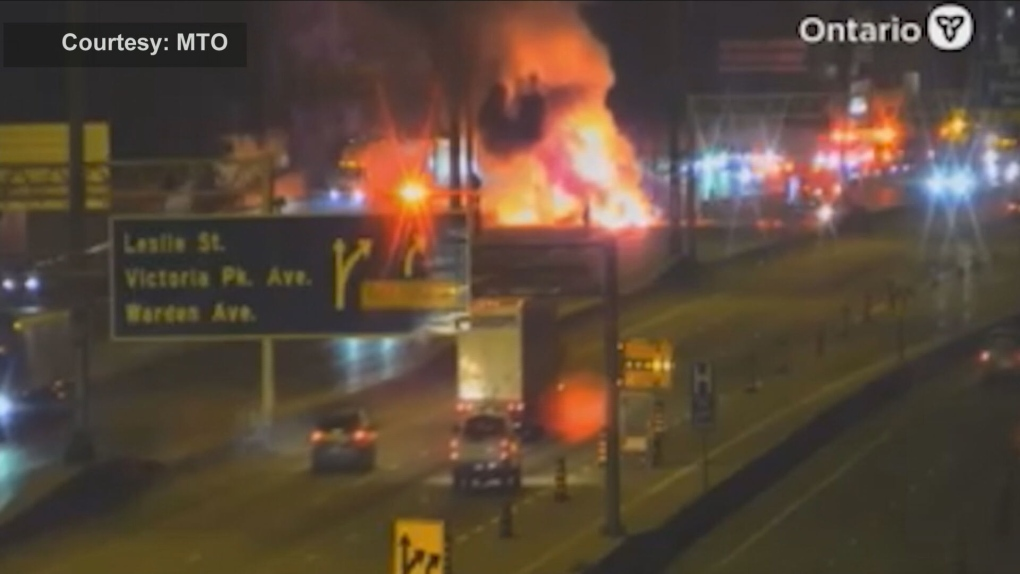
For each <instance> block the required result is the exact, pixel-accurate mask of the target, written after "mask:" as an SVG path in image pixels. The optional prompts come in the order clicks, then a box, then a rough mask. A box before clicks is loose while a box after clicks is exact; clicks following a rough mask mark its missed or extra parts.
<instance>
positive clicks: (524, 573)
mask: <svg viewBox="0 0 1020 574" xmlns="http://www.w3.org/2000/svg"><path fill="white" fill-rule="evenodd" d="M893 364H895V363H894V360H892V359H886V360H883V361H880V362H878V363H876V364H873V365H869V366H867V367H864V368H862V369H859V370H858V371H857V372H855V373H850V374H849V375H847V376H845V377H844V378H842V379H838V380H836V381H835V382H834V383H831V384H829V385H827V386H825V387H821V388H819V389H818V390H816V391H815V392H813V393H811V394H810V395H808V396H806V397H804V398H803V399H801V400H800V401H797V402H796V403H793V404H791V405H789V406H787V407H786V408H785V409H781V410H779V411H776V412H774V413H773V414H772V415H771V416H768V417H766V418H764V419H762V420H760V421H758V423H757V424H754V425H752V426H751V427H748V428H747V429H745V430H744V432H742V433H740V434H738V435H737V436H735V437H733V438H731V439H730V440H728V441H726V442H724V443H723V444H721V445H719V446H717V447H715V448H713V449H712V450H711V451H709V458H710V459H712V458H716V457H718V456H719V455H721V454H723V453H725V452H726V451H728V450H730V449H731V448H733V447H735V446H738V445H739V444H740V443H742V442H744V441H745V440H747V439H749V438H751V437H753V436H755V435H757V434H758V433H760V432H762V431H764V430H766V429H767V428H768V427H770V426H772V425H773V424H775V423H777V422H780V421H782V420H785V419H786V418H788V417H790V416H791V415H793V414H795V413H797V412H798V411H800V410H801V409H803V408H804V407H807V406H810V405H812V404H814V403H815V402H818V401H819V400H821V399H822V398H824V397H825V396H827V395H829V394H831V393H833V392H836V391H838V390H840V389H842V388H843V387H847V386H849V385H851V384H853V383H856V382H858V381H860V380H861V379H863V378H874V377H875V376H876V375H878V374H880V373H883V372H885V371H886V370H887V369H889V367H890V366H891V365H893ZM696 468H698V464H689V465H687V466H685V467H682V468H680V469H677V470H676V471H674V472H673V473H671V474H670V475H669V476H666V477H665V478H663V479H662V480H661V481H659V483H658V484H656V485H654V486H653V487H652V488H651V489H649V490H646V491H644V492H642V493H641V494H640V495H638V496H636V497H634V498H632V499H631V500H629V501H627V502H626V503H625V504H624V505H623V509H622V510H623V511H624V513H626V512H629V511H631V510H633V509H634V508H636V507H638V506H640V505H642V504H644V503H645V502H646V501H648V500H649V499H650V498H652V497H654V496H655V495H656V494H658V493H659V492H661V491H663V490H665V489H666V488H668V487H669V486H670V485H672V484H673V483H675V482H676V481H678V480H681V479H683V478H684V477H686V476H688V475H690V474H691V473H692V472H693V471H694V470H695V469H696ZM598 529H599V525H598V524H591V525H589V526H588V527H586V528H581V529H579V530H577V531H576V532H575V533H574V534H573V535H572V536H570V537H568V538H567V539H566V540H564V541H563V542H562V543H560V544H559V545H557V546H555V547H553V548H550V549H549V550H547V551H546V552H545V553H543V554H542V555H541V556H539V557H538V558H536V559H535V560H534V561H532V562H531V563H530V564H528V565H527V566H525V567H523V568H521V569H520V570H518V571H517V574H533V573H534V572H536V571H538V570H539V569H541V568H542V567H543V566H545V565H546V564H547V563H548V562H550V561H551V560H553V559H554V558H556V556H558V555H560V554H561V553H563V552H564V551H566V550H567V549H569V548H572V547H574V546H576V545H577V544H578V543H579V542H580V541H581V540H583V539H584V538H585V537H588V536H591V535H593V534H595V533H597V532H598ZM618 544H619V542H614V543H613V544H612V547H614V548H615V547H616V546H617V545H618Z"/></svg>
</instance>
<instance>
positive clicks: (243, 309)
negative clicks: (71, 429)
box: [110, 213, 470, 340]
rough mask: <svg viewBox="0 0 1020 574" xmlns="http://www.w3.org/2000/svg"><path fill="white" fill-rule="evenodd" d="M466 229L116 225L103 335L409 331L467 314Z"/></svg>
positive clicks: (389, 222) (328, 219)
mask: <svg viewBox="0 0 1020 574" xmlns="http://www.w3.org/2000/svg"><path fill="white" fill-rule="evenodd" d="M468 230H469V227H468V221H467V217H466V216H465V215H462V214H455V213H450V214H438V215H415V216H411V215H408V216H398V215H393V214H386V215H375V214H373V215H309V216H304V215H301V216H222V215H218V216H209V217H204V216H193V217H190V216H189V217H179V218H168V217H115V218H113V219H111V223H110V240H111V242H110V244H111V247H110V299H111V315H112V316H111V322H110V324H111V331H112V333H111V336H112V338H114V339H122V340H126V339H166V338H180V339H203V338H205V339H245V338H264V337H281V338H283V337H326V336H333V335H384V334H393V333H404V332H408V331H411V330H414V329H416V328H418V327H420V326H422V325H424V324H426V323H428V322H429V320H430V319H432V318H433V317H434V315H435V314H436V313H442V314H447V313H451V312H465V311H466V310H467V307H468V303H469V298H470V295H469V276H470V271H469V267H470V265H469V259H470V256H469V249H470V245H469V240H468Z"/></svg>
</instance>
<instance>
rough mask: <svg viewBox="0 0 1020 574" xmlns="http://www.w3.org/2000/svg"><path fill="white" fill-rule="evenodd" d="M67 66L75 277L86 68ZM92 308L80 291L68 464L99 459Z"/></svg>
mask: <svg viewBox="0 0 1020 574" xmlns="http://www.w3.org/2000/svg"><path fill="white" fill-rule="evenodd" d="M82 12H83V7H82V5H81V3H80V2H68V3H67V16H68V20H69V21H70V22H71V23H80V22H82V21H83V20H84V15H83V13H82ZM70 64H71V65H70V66H69V67H68V68H66V75H67V106H68V149H67V152H68V156H67V159H68V182H67V185H68V190H67V194H68V211H67V219H68V226H67V227H68V233H67V241H68V255H69V257H70V260H71V268H72V269H73V270H74V272H75V276H79V277H80V276H81V273H82V272H83V271H84V270H85V243H86V238H85V201H86V197H85V195H86V189H85V101H84V99H85V70H84V68H81V67H78V65H79V64H80V62H75V61H72V62H71V63H70ZM88 330H89V329H88V309H87V304H86V302H85V301H84V297H83V296H82V295H81V293H80V292H78V293H77V294H76V295H75V296H74V300H73V301H72V305H71V333H72V340H73V342H72V344H73V346H74V355H75V357H76V359H77V365H76V366H77V369H76V373H75V378H76V379H77V380H76V381H75V386H74V397H75V417H74V430H73V431H72V433H71V438H70V441H69V442H68V444H67V448H66V450H65V452H64V459H65V461H66V462H67V463H68V464H88V463H91V462H92V461H93V460H95V458H96V448H95V443H94V442H93V440H92V432H91V429H90V428H89V427H90V426H91V425H90V420H89V418H90V417H89V414H90V413H89V410H90V405H89V383H90V381H89V377H90V373H89V370H90V368H89V367H90V365H89V333H88Z"/></svg>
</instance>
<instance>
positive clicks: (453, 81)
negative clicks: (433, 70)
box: [439, 9, 467, 210]
mask: <svg viewBox="0 0 1020 574" xmlns="http://www.w3.org/2000/svg"><path fill="white" fill-rule="evenodd" d="M447 29H448V33H447V38H445V39H443V40H439V41H440V42H441V46H442V47H441V48H440V50H441V51H442V60H443V66H444V67H445V68H446V70H445V72H446V74H445V75H446V80H447V81H446V85H447V88H446V103H447V110H448V113H449V114H450V118H449V119H450V190H451V191H452V192H453V194H452V195H451V207H453V209H455V210H456V209H460V207H461V200H462V197H461V194H460V191H461V190H462V189H463V188H464V178H463V174H462V173H461V166H462V164H463V155H464V154H463V150H462V147H463V146H462V144H463V136H464V91H465V86H466V84H467V82H465V79H464V66H463V64H462V63H461V61H462V59H463V58H462V57H460V56H459V52H460V50H458V49H457V48H456V46H460V45H462V43H463V42H464V38H463V34H462V25H461V19H460V17H459V16H458V14H457V12H456V9H453V10H452V11H451V14H450V16H449V20H448V21H447Z"/></svg>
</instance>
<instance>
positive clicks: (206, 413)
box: [0, 234, 769, 515]
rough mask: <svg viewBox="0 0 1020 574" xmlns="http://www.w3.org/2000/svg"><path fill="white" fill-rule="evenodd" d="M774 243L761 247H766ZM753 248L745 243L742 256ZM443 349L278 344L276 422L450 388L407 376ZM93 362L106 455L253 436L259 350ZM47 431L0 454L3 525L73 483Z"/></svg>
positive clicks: (119, 347)
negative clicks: (364, 394) (10, 513)
mask: <svg viewBox="0 0 1020 574" xmlns="http://www.w3.org/2000/svg"><path fill="white" fill-rule="evenodd" d="M704 239H705V241H704V242H703V247H704V248H705V249H704V251H705V252H706V256H707V257H708V258H711V259H717V258H721V257H724V256H726V255H728V254H730V251H731V249H730V248H729V247H727V245H729V244H728V243H726V239H725V238H723V237H721V236H718V235H711V234H709V236H708V237H705V238H704ZM768 239H769V238H761V237H759V238H758V240H759V244H760V242H761V241H766V240H768ZM752 245H753V244H752V243H751V242H750V241H747V240H745V242H744V243H743V244H741V245H739V246H735V247H737V248H749V247H751V246H752ZM731 247H733V246H731ZM102 316H103V315H102V314H101V315H100V318H102ZM436 344H437V341H436V340H434V339H429V338H427V337H424V336H421V337H419V336H410V337H407V336H405V337H388V338H379V339H350V338H348V339H330V340H323V341H312V342H281V343H278V344H277V346H276V353H277V356H276V363H277V399H278V406H279V410H278V412H279V413H281V414H282V415H287V414H289V413H294V412H300V411H307V410H308V409H309V408H310V407H311V406H314V405H318V404H323V403H325V402H328V401H330V400H335V399H336V398H337V397H339V396H343V395H346V394H349V393H353V392H358V391H362V390H365V389H370V388H375V387H377V386H379V385H382V384H392V385H393V386H395V387H396V388H397V389H399V390H395V391H393V392H394V393H396V394H400V395H402V396H409V395H413V394H414V393H415V392H419V391H418V390H417V389H416V388H415V385H418V384H420V383H421V382H423V381H421V380H420V379H422V378H424V379H427V380H429V381H434V380H436V379H444V380H448V379H449V378H450V376H451V375H450V373H449V370H448V369H447V370H444V369H439V370H438V371H437V372H434V373H432V374H429V373H428V372H425V373H424V374H417V375H414V376H407V375H408V373H409V372H412V373H413V372H414V371H415V369H416V368H417V367H420V366H421V363H422V362H423V361H425V360H427V359H428V358H429V357H433V356H434V353H435V347H436ZM93 357H94V363H93V373H94V381H95V384H94V385H93V389H94V399H95V401H94V411H95V416H94V420H95V427H96V430H97V440H98V444H99V447H100V449H101V451H102V452H105V453H125V452H126V453H130V454H135V455H139V456H145V457H150V458H155V459H159V460H163V461H175V462H177V461H186V460H188V459H189V458H191V457H195V456H200V455H205V454H206V453H208V452H210V451H215V450H216V449H217V448H218V447H223V446H225V445H227V446H229V444H230V443H231V441H233V440H234V439H235V438H243V436H244V435H245V434H247V433H249V430H250V429H249V428H248V426H247V425H248V424H249V413H251V412H252V411H253V410H254V408H255V407H256V406H257V403H258V392H259V387H258V384H259V383H258V381H259V356H258V349H257V345H253V344H247V343H228V344H214V345H201V344H177V343H170V344H167V345H162V344H156V343H152V344H146V343H117V344H111V343H108V342H106V341H100V342H98V344H97V345H96V346H95V347H94V348H93ZM436 373H438V374H436ZM409 385H410V386H411V387H410V388H406V389H405V388H404V387H406V386H409ZM426 386H427V385H426ZM387 396H388V395H384V396H383V397H382V398H381V399H380V400H383V401H385V400H387V398H386V397H387ZM182 413H186V414H187V416H182ZM49 431H50V432H47V433H44V434H41V435H40V434H39V433H34V434H31V435H25V434H22V435H15V436H13V442H11V443H6V444H4V445H2V446H0V515H3V512H4V510H5V509H8V508H10V507H15V506H19V505H21V504H24V503H26V502H28V501H31V500H32V499H34V498H35V497H36V496H37V495H38V493H40V492H45V491H46V490H48V489H49V488H50V487H51V486H52V484H55V483H58V482H59V481H60V480H62V479H63V477H64V476H66V474H67V471H66V470H64V469H61V468H59V467H58V465H55V463H56V462H57V461H59V459H60V455H61V452H62V449H63V446H64V434H65V433H66V429H65V428H63V425H61V426H56V427H53V428H51V429H49Z"/></svg>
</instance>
